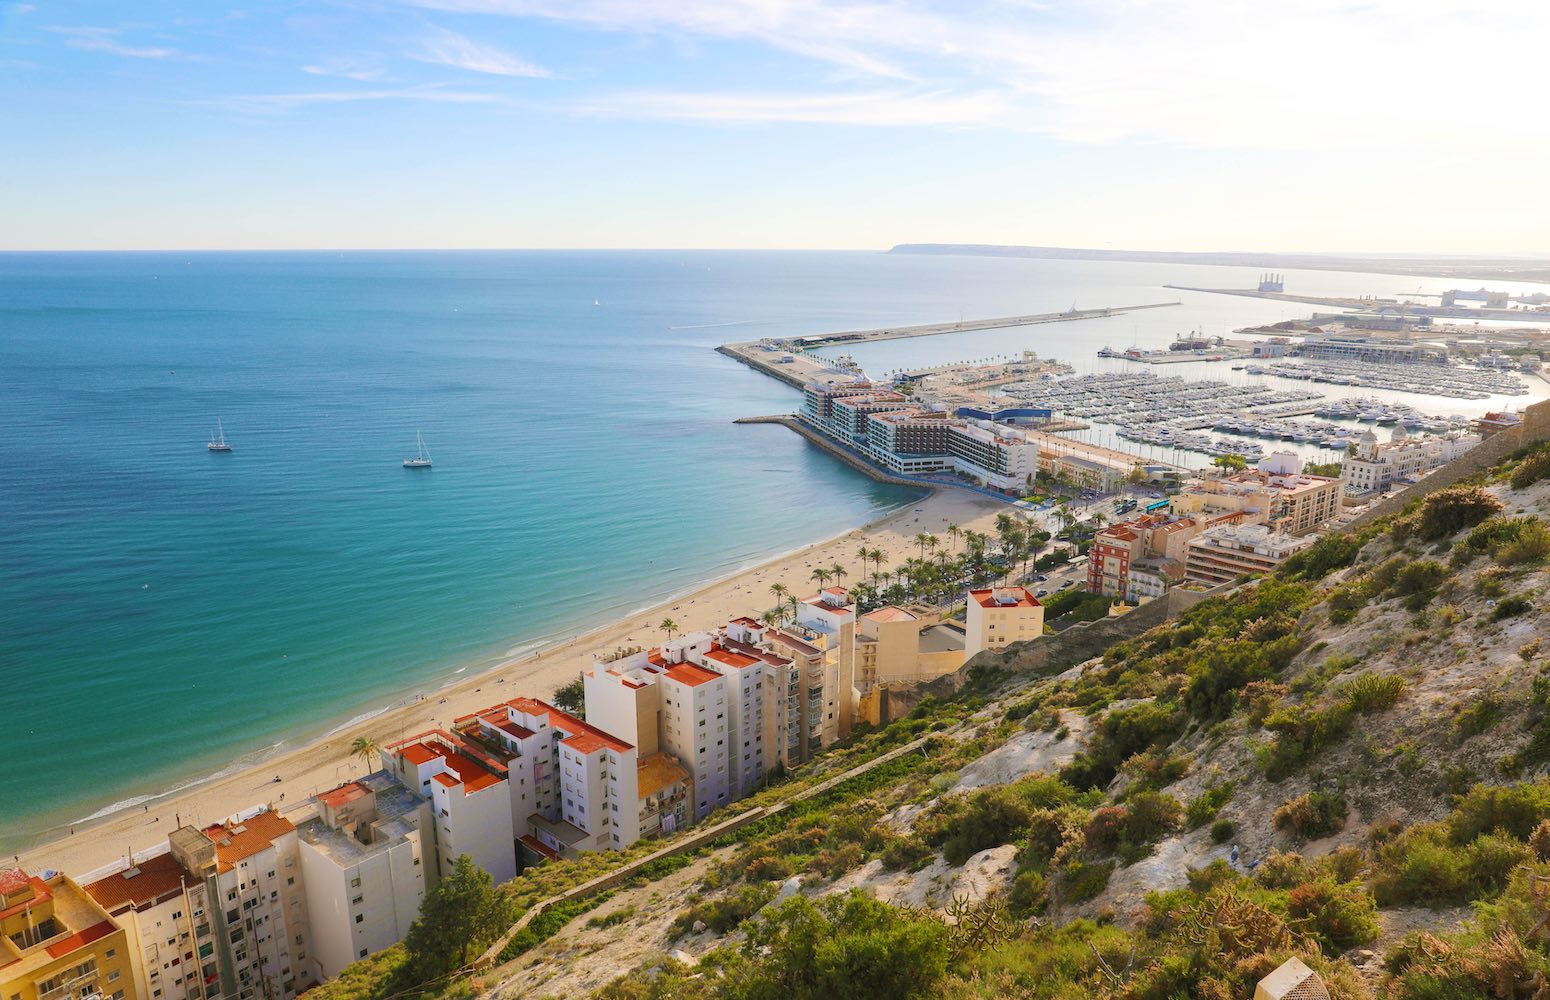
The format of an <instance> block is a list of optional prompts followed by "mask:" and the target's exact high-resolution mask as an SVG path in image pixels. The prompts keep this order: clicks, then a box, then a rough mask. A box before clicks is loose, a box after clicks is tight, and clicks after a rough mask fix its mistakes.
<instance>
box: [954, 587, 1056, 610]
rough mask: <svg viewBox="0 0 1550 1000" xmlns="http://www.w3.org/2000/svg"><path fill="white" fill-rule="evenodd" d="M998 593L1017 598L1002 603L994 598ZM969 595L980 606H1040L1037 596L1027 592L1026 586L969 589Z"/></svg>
mask: <svg viewBox="0 0 1550 1000" xmlns="http://www.w3.org/2000/svg"><path fill="white" fill-rule="evenodd" d="M998 594H1003V595H1006V596H1008V597H1015V598H1017V600H1016V601H1015V602H1009V603H1006V604H1002V603H1000V602H999V601H997V600H996V596H997V595H998ZM969 596H970V597H972V598H974V600H975V601H976V602H978V603H979V606H980V607H982V608H1037V607H1040V606H1041V605H1040V604H1039V600H1038V598H1036V597H1034V596H1033V595H1032V594H1030V593H1028V588H1026V587H992V588H987V589H985V590H971V591H969Z"/></svg>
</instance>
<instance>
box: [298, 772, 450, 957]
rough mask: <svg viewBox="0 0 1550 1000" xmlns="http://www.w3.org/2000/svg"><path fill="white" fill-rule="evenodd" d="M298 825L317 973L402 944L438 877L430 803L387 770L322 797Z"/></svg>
mask: <svg viewBox="0 0 1550 1000" xmlns="http://www.w3.org/2000/svg"><path fill="white" fill-rule="evenodd" d="M311 805H312V807H313V809H314V811H315V815H313V816H312V817H311V818H309V819H306V820H303V821H302V822H300V823H298V824H297V826H296V832H297V836H298V839H299V841H300V857H301V876H302V877H301V882H302V885H303V887H304V892H305V895H306V900H307V914H308V918H309V921H310V923H311V927H312V954H311V956H310V960H311V962H312V971H313V974H314V978H315V979H317V980H318V981H319V982H322V981H324V980H327V979H332V978H334V977H335V976H338V975H339V974H340V973H341V972H343V971H344V969H345V967H346V966H348V965H349V964H350V963H351V962H355V961H358V960H360V959H362V958H365V957H366V956H367V955H369V954H371V953H372V952H377V951H381V950H382V949H384V948H387V947H390V946H392V945H394V944H397V943H398V942H399V941H402V940H403V939H404V936H405V935H407V934H408V933H409V925H410V924H412V923H414V920H415V917H416V916H418V915H419V912H420V902H421V900H423V899H424V898H425V893H426V891H427V890H429V889H431V888H432V887H434V886H435V885H436V883H437V881H438V878H437V871H436V866H435V864H434V863H432V864H429V865H427V864H425V861H426V859H427V858H430V859H431V860H432V861H433V862H434V859H435V847H434V844H427V843H426V840H427V839H430V838H431V831H433V830H434V828H435V824H434V821H433V819H432V816H431V805H430V803H429V802H427V801H426V800H424V799H422V798H420V797H419V796H418V795H415V794H414V793H413V792H411V791H409V790H408V789H407V788H405V787H403V786H402V785H400V784H398V783H397V782H396V781H394V780H393V779H392V778H391V777H390V776H389V775H388V774H387V773H386V772H382V771H379V772H377V773H375V774H369V775H367V776H366V777H364V778H361V779H359V780H356V781H350V782H346V783H345V784H343V785H340V786H339V787H338V788H334V789H331V790H330V791H327V792H323V793H321V794H319V795H317V796H316V797H315V798H314V799H313V800H312V803H311Z"/></svg>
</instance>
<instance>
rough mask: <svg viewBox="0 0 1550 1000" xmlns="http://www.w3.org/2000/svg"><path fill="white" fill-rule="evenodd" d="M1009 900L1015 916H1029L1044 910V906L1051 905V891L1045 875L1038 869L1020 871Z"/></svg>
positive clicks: (1013, 883)
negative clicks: (1037, 870)
mask: <svg viewBox="0 0 1550 1000" xmlns="http://www.w3.org/2000/svg"><path fill="white" fill-rule="evenodd" d="M1009 902H1010V904H1011V907H1012V914H1013V915H1014V916H1018V917H1029V916H1033V915H1035V914H1038V913H1042V912H1044V908H1045V907H1046V906H1048V905H1049V891H1048V887H1047V886H1046V884H1045V881H1044V876H1043V875H1041V874H1039V873H1038V872H1036V871H1023V872H1018V873H1017V877H1016V878H1014V879H1013V880H1012V894H1011V899H1010V900H1009Z"/></svg>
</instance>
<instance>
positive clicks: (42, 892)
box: [0, 868, 54, 920]
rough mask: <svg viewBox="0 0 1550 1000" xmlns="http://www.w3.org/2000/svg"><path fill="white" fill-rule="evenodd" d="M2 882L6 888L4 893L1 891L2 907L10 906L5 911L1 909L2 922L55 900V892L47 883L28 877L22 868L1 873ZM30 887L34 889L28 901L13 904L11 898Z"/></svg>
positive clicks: (0, 903)
mask: <svg viewBox="0 0 1550 1000" xmlns="http://www.w3.org/2000/svg"><path fill="white" fill-rule="evenodd" d="M0 880H3V881H0V886H4V887H5V888H4V890H3V891H0V905H3V904H10V905H7V906H5V908H4V909H0V920H4V919H5V918H6V917H11V916H15V915H16V914H18V913H21V912H23V911H25V910H30V909H32V908H33V907H34V906H37V905H39V904H40V903H46V902H48V901H49V900H51V899H53V898H54V890H53V889H50V888H49V886H48V883H47V882H45V881H43V880H42V879H40V878H38V877H37V876H36V875H28V874H27V873H26V872H24V871H22V870H21V869H20V868H11V869H8V870H5V871H0ZM28 886H31V887H32V892H31V893H30V894H29V895H28V896H27V898H26V899H23V900H21V901H19V902H14V903H13V902H11V900H10V898H9V897H11V896H14V895H16V894H17V893H19V892H21V891H22V890H23V889H25V888H27V887H28Z"/></svg>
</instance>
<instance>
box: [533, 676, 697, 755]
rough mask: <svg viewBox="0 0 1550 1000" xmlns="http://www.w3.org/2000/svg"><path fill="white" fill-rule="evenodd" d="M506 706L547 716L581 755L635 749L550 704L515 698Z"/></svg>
mask: <svg viewBox="0 0 1550 1000" xmlns="http://www.w3.org/2000/svg"><path fill="white" fill-rule="evenodd" d="M669 674H671V671H669ZM506 704H507V705H510V706H511V707H512V708H515V709H516V710H517V711H519V712H522V713H524V714H526V715H547V716H548V717H549V725H551V726H553V727H554V728H555V729H558V730H561V731H562V732H563V733H566V734H567V735H566V736H565V738H563V739H562V740H560V742H561V743H564V744H565V745H566V746H568V747H570V748H571V749H573V750H576V751H578V752H580V753H592V752H593V751H595V750H597V749H599V748H601V747H607V748H609V749H610V750H615V751H617V752H619V753H623V752H625V751H626V750H634V749H635V747H634V746H632V745H631V744H629V743H626V742H624V741H623V740H621V739H619V738H618V737H616V736H613V735H611V734H609V733H605V732H603V730H601V729H599V728H597V727H596V726H593V725H589V724H587V723H586V722H584V721H582V720H581V719H578V718H576V717H575V716H574V715H571V714H570V713H569V712H562V711H560V710H559V709H558V708H555V707H554V706H553V705H551V704H549V703H548V702H545V701H539V700H538V699H537V698H513V699H511V700H510V701H508V702H506Z"/></svg>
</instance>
